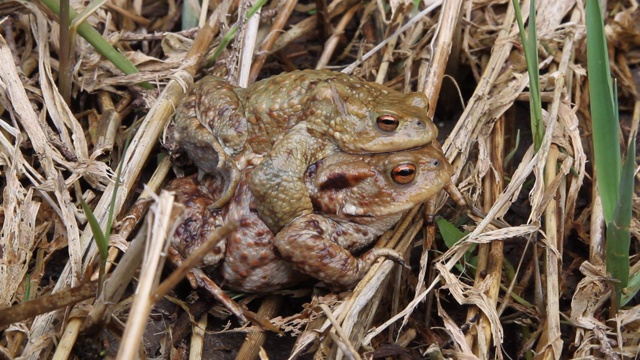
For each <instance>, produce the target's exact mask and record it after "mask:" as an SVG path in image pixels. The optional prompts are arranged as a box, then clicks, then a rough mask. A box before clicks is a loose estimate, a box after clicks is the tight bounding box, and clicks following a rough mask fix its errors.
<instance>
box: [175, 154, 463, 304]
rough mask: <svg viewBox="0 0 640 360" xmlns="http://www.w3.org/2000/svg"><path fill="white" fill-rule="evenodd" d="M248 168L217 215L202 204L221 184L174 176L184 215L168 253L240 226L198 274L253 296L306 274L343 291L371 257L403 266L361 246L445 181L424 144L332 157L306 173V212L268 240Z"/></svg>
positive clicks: (184, 252) (444, 169) (445, 167)
mask: <svg viewBox="0 0 640 360" xmlns="http://www.w3.org/2000/svg"><path fill="white" fill-rule="evenodd" d="M249 170H250V169H247V170H245V171H244V172H243V179H242V181H241V182H240V185H239V187H238V189H237V191H236V192H235V195H234V197H233V198H232V200H231V201H230V202H229V203H228V204H227V205H225V206H224V207H223V208H221V209H211V208H210V207H209V205H210V204H211V203H213V202H215V201H216V198H217V196H219V195H220V194H221V193H222V192H224V185H223V182H224V179H220V177H210V176H206V177H205V178H204V179H203V182H202V183H198V181H197V180H196V177H195V176H191V177H186V178H181V179H177V180H174V181H173V182H172V183H171V185H170V186H169V189H170V190H172V191H175V192H176V199H177V201H180V202H182V203H183V204H185V205H186V208H187V213H186V218H185V220H184V221H183V222H182V223H181V225H179V227H178V229H177V230H176V232H175V234H174V236H173V238H172V250H174V251H177V253H178V254H179V257H181V258H186V257H187V256H189V255H190V254H191V253H192V252H193V251H195V250H196V249H197V248H198V247H199V245H200V244H201V243H203V242H204V241H205V240H206V238H207V234H209V233H211V232H212V230H213V229H214V228H216V227H218V226H221V225H222V224H224V223H225V222H226V221H228V220H229V219H236V220H238V223H239V224H240V227H239V228H238V229H237V230H236V231H235V232H233V233H232V235H230V236H229V237H227V239H226V240H225V241H223V242H220V243H218V244H217V245H216V248H215V249H214V250H213V251H211V252H210V253H209V255H208V257H206V258H205V259H204V261H203V264H202V267H203V268H206V267H214V268H215V272H214V273H215V274H216V275H217V276H216V277H217V279H219V280H221V283H222V284H223V285H224V286H225V287H227V288H229V289H233V290H238V291H243V292H252V293H255V292H258V293H264V292H269V291H273V290H277V289H282V288H285V287H288V286H290V285H293V284H296V283H298V282H300V281H301V280H303V279H306V278H308V277H312V278H315V279H318V280H321V281H323V282H324V283H325V284H327V285H329V286H330V287H332V288H334V289H345V288H351V287H353V286H354V285H355V284H356V283H357V282H358V281H359V280H360V279H361V278H362V277H363V276H364V274H365V272H366V271H367V270H368V269H369V267H370V266H371V265H372V264H373V262H374V261H375V260H376V259H377V258H379V257H387V258H390V259H392V260H396V261H398V262H401V256H400V254H398V253H397V252H396V251H394V250H392V249H386V248H373V249H369V250H367V248H368V247H369V246H370V245H371V244H372V243H373V242H374V241H375V240H376V239H377V238H378V237H379V236H380V235H381V234H382V233H383V232H384V231H386V230H388V229H390V228H391V227H392V226H393V225H394V224H395V223H396V222H397V221H398V220H399V219H400V217H401V216H402V215H403V214H404V213H405V212H406V211H408V210H409V209H410V208H412V207H413V206H415V205H417V204H420V203H422V202H424V201H425V200H427V199H428V198H429V197H431V196H433V195H434V194H435V193H436V192H438V191H439V190H440V189H442V188H443V187H444V186H445V184H447V183H448V182H449V181H450V177H451V175H452V168H451V166H450V165H449V164H448V163H447V160H446V159H445V157H444V156H443V155H442V153H441V152H440V151H438V150H436V149H435V148H434V147H432V146H426V147H422V148H419V149H414V150H407V151H402V152H395V153H386V154H372V155H352V154H347V153H342V152H337V153H333V154H332V155H330V156H329V157H327V158H325V159H323V160H320V161H318V162H316V163H314V164H312V165H311V166H309V167H308V169H307V171H306V172H305V174H304V177H303V182H304V184H305V186H306V191H307V192H308V194H309V196H310V199H311V201H312V204H313V208H314V212H313V213H311V214H308V215H305V216H302V217H299V218H296V219H295V220H294V221H293V222H292V223H291V224H290V225H289V226H287V227H286V228H284V229H283V230H282V231H280V232H279V233H277V234H276V235H274V233H273V232H272V231H271V230H270V229H269V228H268V227H267V226H266V224H265V223H264V222H263V221H262V220H261V218H260V217H259V216H258V214H257V212H256V209H255V207H254V202H253V200H254V198H253V194H252V193H251V191H250V190H249V188H248V184H247V182H246V178H247V176H248V175H249ZM358 254H360V255H358ZM178 262H179V260H178ZM210 274H211V272H210ZM198 283H199V282H198Z"/></svg>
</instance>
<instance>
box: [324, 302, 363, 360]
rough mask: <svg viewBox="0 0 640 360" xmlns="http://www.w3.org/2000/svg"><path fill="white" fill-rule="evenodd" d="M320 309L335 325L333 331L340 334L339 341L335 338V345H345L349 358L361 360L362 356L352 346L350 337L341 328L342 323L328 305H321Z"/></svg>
mask: <svg viewBox="0 0 640 360" xmlns="http://www.w3.org/2000/svg"><path fill="white" fill-rule="evenodd" d="M320 308H321V309H322V311H323V312H324V314H325V315H326V316H327V319H329V321H330V322H331V325H333V329H334V330H335V331H336V334H338V339H336V338H334V341H335V343H336V344H339V343H342V344H344V346H345V347H346V350H347V351H346V352H345V353H346V354H348V356H349V358H351V359H356V360H360V354H358V352H357V351H356V349H355V348H354V347H353V344H351V341H349V337H348V336H347V334H346V333H345V332H344V331H343V330H342V327H341V326H340V323H338V320H336V318H335V317H334V316H333V313H332V312H331V309H329V307H328V306H327V305H326V304H320ZM343 352H344V350H343Z"/></svg>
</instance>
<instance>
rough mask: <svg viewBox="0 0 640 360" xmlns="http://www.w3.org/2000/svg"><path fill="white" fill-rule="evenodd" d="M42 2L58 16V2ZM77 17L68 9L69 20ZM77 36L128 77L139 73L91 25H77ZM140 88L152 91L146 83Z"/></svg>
mask: <svg viewBox="0 0 640 360" xmlns="http://www.w3.org/2000/svg"><path fill="white" fill-rule="evenodd" d="M42 2H43V3H44V4H45V5H46V6H47V7H48V8H49V9H51V11H53V12H54V13H56V15H58V16H60V2H59V1H58V0H42ZM77 15H78V13H77V12H76V11H75V10H73V9H71V8H70V9H69V18H70V19H74V18H75V17H76V16H77ZM78 34H80V36H82V37H83V38H84V39H85V40H87V42H88V43H89V44H91V45H92V46H93V47H94V48H95V49H96V51H97V52H98V53H100V54H101V55H102V56H104V57H105V58H106V59H107V60H109V61H111V62H112V63H113V64H114V65H115V66H116V67H118V69H120V70H121V71H122V72H123V73H125V74H127V75H129V74H136V73H138V72H139V71H138V69H137V68H136V67H135V65H133V63H132V62H131V61H129V59H128V58H127V57H126V56H124V55H123V54H122V53H121V52H120V51H118V50H117V49H116V48H114V47H113V46H111V44H109V43H108V42H107V41H106V40H105V39H104V38H103V37H102V35H100V33H99V32H98V31H97V30H96V29H94V28H93V27H91V25H89V24H87V23H82V24H80V25H78ZM140 86H142V87H144V88H145V89H153V86H151V84H149V83H147V82H144V83H141V84H140Z"/></svg>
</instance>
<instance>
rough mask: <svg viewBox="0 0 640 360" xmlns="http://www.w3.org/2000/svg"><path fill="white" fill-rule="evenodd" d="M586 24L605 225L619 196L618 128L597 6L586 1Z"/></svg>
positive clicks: (591, 99)
mask: <svg viewBox="0 0 640 360" xmlns="http://www.w3.org/2000/svg"><path fill="white" fill-rule="evenodd" d="M586 24H587V71H588V78H589V96H590V101H591V118H592V123H593V128H592V137H593V147H594V152H595V154H594V157H595V165H596V176H597V178H598V193H599V194H600V198H601V199H602V207H603V210H604V218H605V222H606V223H611V222H612V221H613V217H614V212H615V209H616V204H617V202H618V196H619V194H620V191H619V190H618V187H619V182H620V169H621V164H620V163H621V160H620V159H621V155H620V145H619V142H618V130H619V126H620V125H619V122H618V115H617V112H616V111H615V106H616V105H615V103H616V101H615V98H614V92H613V90H612V81H611V74H610V70H609V57H608V52H607V40H606V38H605V34H604V25H603V21H602V14H601V13H600V3H599V2H598V1H597V0H587V19H586Z"/></svg>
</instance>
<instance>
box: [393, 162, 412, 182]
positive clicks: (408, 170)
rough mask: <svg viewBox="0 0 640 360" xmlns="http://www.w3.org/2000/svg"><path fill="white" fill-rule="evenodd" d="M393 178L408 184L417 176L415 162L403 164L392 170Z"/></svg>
mask: <svg viewBox="0 0 640 360" xmlns="http://www.w3.org/2000/svg"><path fill="white" fill-rule="evenodd" d="M391 178H392V179H393V181H395V182H397V183H398V184H408V183H410V182H412V181H413V179H415V178H416V166H415V165H414V164H401V165H398V166H396V167H394V168H393V170H391Z"/></svg>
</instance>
